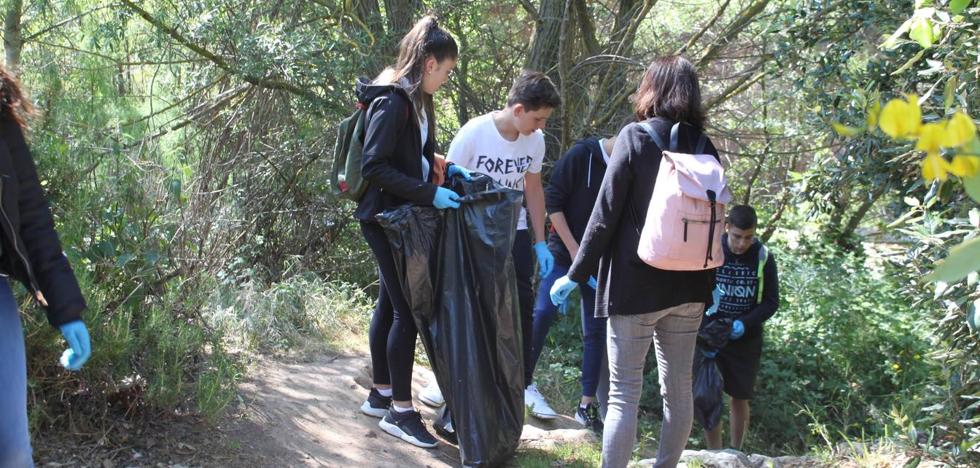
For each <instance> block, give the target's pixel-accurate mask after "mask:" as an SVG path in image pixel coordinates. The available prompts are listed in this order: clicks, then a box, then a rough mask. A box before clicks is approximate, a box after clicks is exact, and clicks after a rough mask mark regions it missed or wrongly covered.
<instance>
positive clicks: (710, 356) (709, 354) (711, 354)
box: [701, 349, 718, 359]
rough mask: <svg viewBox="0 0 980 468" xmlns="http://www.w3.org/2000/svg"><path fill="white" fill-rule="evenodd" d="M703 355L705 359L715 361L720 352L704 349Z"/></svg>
mask: <svg viewBox="0 0 980 468" xmlns="http://www.w3.org/2000/svg"><path fill="white" fill-rule="evenodd" d="M701 354H703V355H704V357H706V358H708V359H714V357H715V356H717V355H718V351H709V350H707V349H702V350H701Z"/></svg>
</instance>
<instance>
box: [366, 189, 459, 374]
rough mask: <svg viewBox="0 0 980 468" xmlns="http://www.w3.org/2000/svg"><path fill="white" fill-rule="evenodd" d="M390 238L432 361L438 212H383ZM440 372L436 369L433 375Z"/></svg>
mask: <svg viewBox="0 0 980 468" xmlns="http://www.w3.org/2000/svg"><path fill="white" fill-rule="evenodd" d="M375 218H376V219H377V220H378V223H379V224H381V227H382V228H384V230H385V235H386V236H387V237H388V244H389V245H391V251H392V253H393V254H394V257H395V258H394V261H395V270H396V271H397V273H398V281H399V283H400V284H401V286H402V291H403V292H404V293H405V300H406V302H408V305H409V307H410V308H411V310H412V319H413V321H414V322H415V327H416V328H418V330H419V337H420V338H421V340H422V346H423V347H424V348H425V352H426V354H428V355H429V362H430V363H432V365H433V366H435V365H436V363H435V361H434V360H433V359H432V356H433V352H434V350H433V345H432V332H431V331H430V328H431V327H432V326H433V325H434V322H433V321H432V315H433V312H434V311H435V298H434V292H435V290H434V289H433V287H432V285H433V276H434V271H435V269H434V268H433V265H434V263H433V260H434V257H435V256H434V255H432V254H433V251H434V250H435V249H437V245H436V241H437V240H438V236H439V229H440V227H441V226H442V215H441V214H440V213H439V210H436V209H435V208H433V207H431V206H429V207H422V206H410V205H406V206H402V207H399V208H396V209H394V210H390V211H386V212H384V213H380V214H378V215H377V216H376V217H375ZM437 371H438V369H435V368H433V372H437Z"/></svg>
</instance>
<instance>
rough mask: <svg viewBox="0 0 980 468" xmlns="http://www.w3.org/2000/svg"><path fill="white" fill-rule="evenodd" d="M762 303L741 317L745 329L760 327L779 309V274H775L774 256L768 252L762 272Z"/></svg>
mask: <svg viewBox="0 0 980 468" xmlns="http://www.w3.org/2000/svg"><path fill="white" fill-rule="evenodd" d="M762 277H763V287H762V303H760V304H757V305H756V306H755V308H754V309H752V310H751V311H749V313H747V314H745V315H744V316H743V317H742V323H743V324H744V325H745V328H752V327H755V326H758V325H762V324H763V323H765V321H766V320H769V318H770V317H772V316H773V315H774V314H775V313H776V309H778V308H779V274H778V273H777V272H776V254H774V253H772V252H769V260H768V261H766V266H765V267H763V270H762Z"/></svg>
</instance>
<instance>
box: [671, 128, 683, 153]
mask: <svg viewBox="0 0 980 468" xmlns="http://www.w3.org/2000/svg"><path fill="white" fill-rule="evenodd" d="M680 134H681V123H680V122H677V123H675V124H674V125H673V126H672V127H670V149H669V150H668V151H677V148H678V145H679V144H680V141H679V140H680Z"/></svg>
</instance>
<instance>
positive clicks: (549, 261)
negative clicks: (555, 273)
mask: <svg viewBox="0 0 980 468" xmlns="http://www.w3.org/2000/svg"><path fill="white" fill-rule="evenodd" d="M534 254H535V255H537V256H538V270H539V273H540V274H541V277H542V278H544V277H546V276H548V275H550V274H551V269H552V268H554V266H555V257H554V255H551V251H550V250H548V243H547V242H545V241H538V242H536V243H535V244H534Z"/></svg>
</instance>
